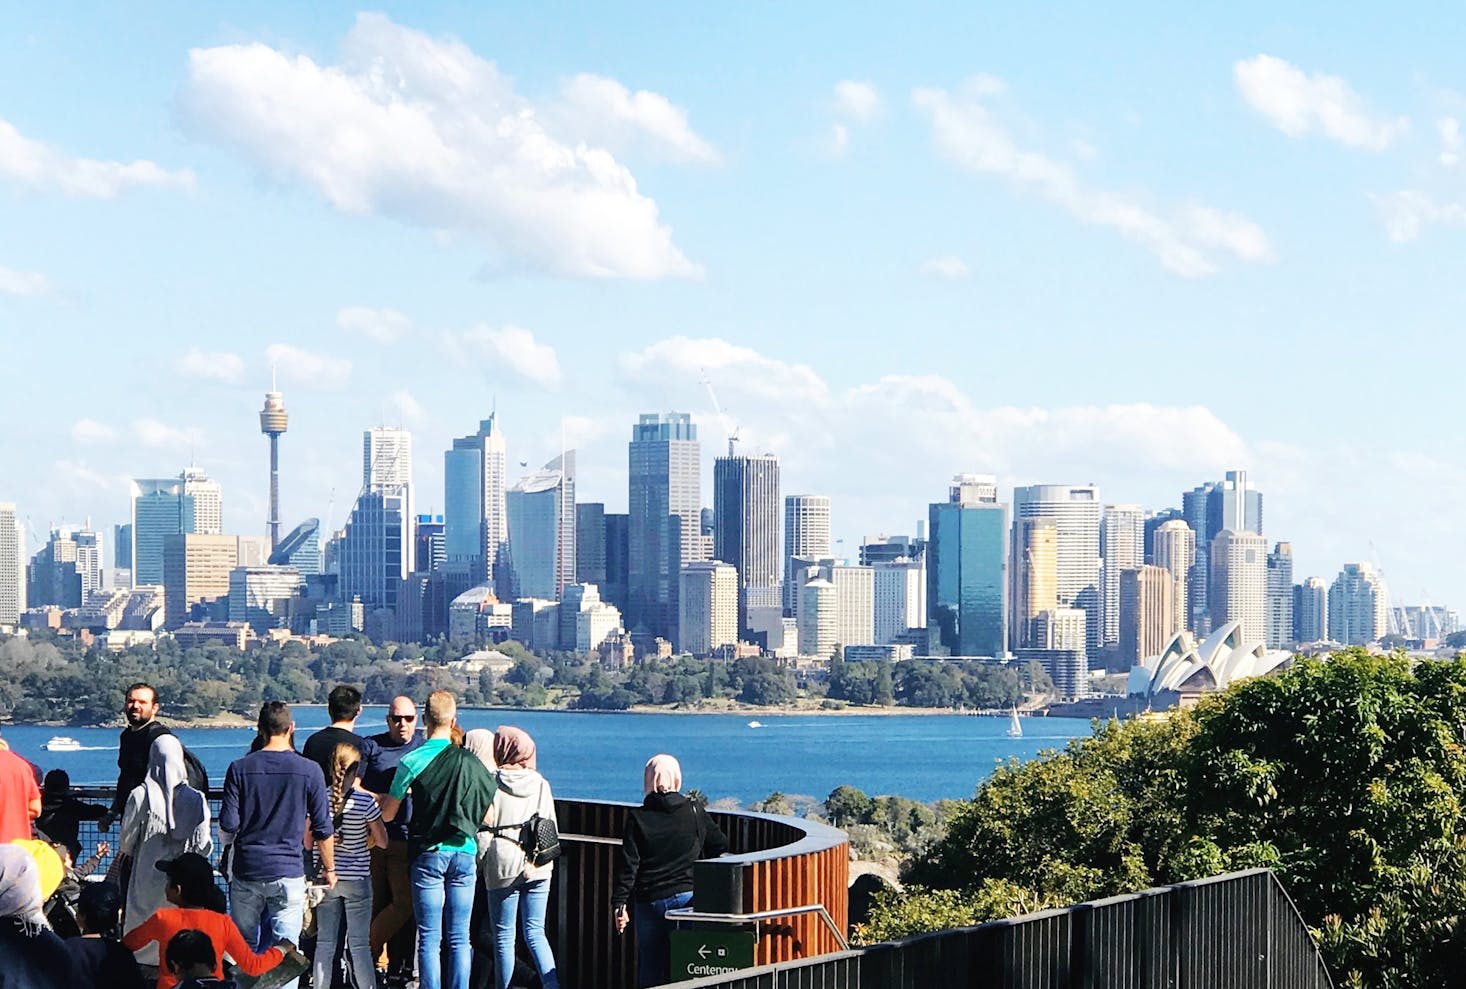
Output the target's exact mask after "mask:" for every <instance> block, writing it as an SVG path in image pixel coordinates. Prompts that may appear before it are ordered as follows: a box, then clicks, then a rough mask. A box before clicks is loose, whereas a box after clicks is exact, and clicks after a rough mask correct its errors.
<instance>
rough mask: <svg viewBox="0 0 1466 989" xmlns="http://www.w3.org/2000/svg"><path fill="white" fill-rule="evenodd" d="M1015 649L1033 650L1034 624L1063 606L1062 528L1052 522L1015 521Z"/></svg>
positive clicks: (1042, 519) (1032, 519) (1013, 598)
mask: <svg viewBox="0 0 1466 989" xmlns="http://www.w3.org/2000/svg"><path fill="white" fill-rule="evenodd" d="M1012 553H1013V562H1012V573H1013V592H1012V600H1013V617H1012V620H1011V622H1010V623H1009V624H1010V627H1011V628H1012V630H1013V631H1012V635H1013V639H1014V642H1013V648H1014V649H1015V650H1016V649H1025V648H1029V647H1031V646H1033V644H1034V633H1033V620H1034V619H1035V618H1037V617H1038V616H1039V615H1040V614H1042V613H1044V612H1046V611H1053V610H1054V609H1055V608H1057V607H1058V606H1059V598H1058V573H1059V528H1058V524H1057V523H1056V522H1055V521H1054V520H1053V519H1050V518H1026V519H1015V520H1014V522H1013V542H1012Z"/></svg>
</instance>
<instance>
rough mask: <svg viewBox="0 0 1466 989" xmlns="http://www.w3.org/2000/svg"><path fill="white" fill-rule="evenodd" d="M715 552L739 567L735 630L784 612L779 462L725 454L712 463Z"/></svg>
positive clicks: (744, 632) (742, 630) (741, 631)
mask: <svg viewBox="0 0 1466 989" xmlns="http://www.w3.org/2000/svg"><path fill="white" fill-rule="evenodd" d="M713 556H714V558H716V559H719V560H722V561H723V562H724V563H727V564H730V565H731V566H733V567H734V568H735V569H737V571H738V632H739V634H740V635H742V636H747V635H748V634H749V629H750V625H751V622H750V613H753V614H755V615H756V616H757V617H756V618H755V619H754V621H753V624H757V625H759V627H765V626H766V625H767V624H768V622H769V620H770V618H771V617H777V616H778V614H780V613H782V609H783V602H782V600H781V595H780V585H779V575H780V559H779V461H778V460H777V459H775V458H774V457H773V456H771V455H765V456H761V457H743V456H731V455H730V456H727V457H719V458H718V459H717V460H715V461H714V462H713Z"/></svg>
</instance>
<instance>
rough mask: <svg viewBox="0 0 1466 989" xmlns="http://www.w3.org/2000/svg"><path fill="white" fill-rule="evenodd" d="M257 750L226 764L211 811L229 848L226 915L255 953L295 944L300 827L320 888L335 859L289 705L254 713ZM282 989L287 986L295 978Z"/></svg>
mask: <svg viewBox="0 0 1466 989" xmlns="http://www.w3.org/2000/svg"><path fill="white" fill-rule="evenodd" d="M259 729H260V737H261V738H263V739H264V740H265V743H264V745H263V747H261V748H260V750H259V751H258V752H251V753H250V754H249V755H247V756H245V757H244V758H243V759H236V760H235V761H234V762H231V763H230V764H229V770H228V772H226V773H225V774H224V799H223V801H222V803H221V804H220V807H219V832H220V837H221V838H224V840H225V841H228V842H230V843H232V845H233V848H234V852H233V855H234V858H233V868H232V869H231V875H230V880H229V913H230V915H231V916H232V917H233V918H234V922H235V923H236V924H238V925H239V930H240V931H241V933H243V934H244V939H245V941H246V942H248V943H249V944H250V946H251V947H252V948H254V949H255V950H256V951H263V950H264V949H265V948H266V947H268V946H269V945H271V944H274V943H275V942H277V941H280V940H282V939H284V940H287V941H290V942H291V943H292V944H294V943H296V942H297V941H299V940H300V928H301V924H302V922H303V921H304V919H305V864H304V861H303V859H302V851H303V846H304V842H303V836H304V834H305V829H306V825H307V823H309V825H310V829H311V835H312V836H313V837H314V838H315V840H316V844H317V847H318V848H320V850H321V863H322V865H323V866H324V871H325V875H324V879H325V883H326V885H327V886H335V885H336V856H335V846H336V841H335V838H334V831H333V829H332V826H331V807H330V802H329V800H328V799H327V795H326V781H325V780H324V779H323V778H322V776H321V769H320V767H319V766H317V765H316V764H315V763H313V762H311V761H310V760H309V759H307V758H305V757H304V756H302V755H299V754H298V753H296V752H295V751H294V734H295V722H294V721H293V720H292V719H291V715H290V705H288V704H286V703H284V702H283V701H268V702H267V703H266V704H265V705H264V706H262V707H261V708H260V721H259ZM282 989H295V981H293V980H292V981H291V982H289V983H287V984H286V985H285V986H284V987H282Z"/></svg>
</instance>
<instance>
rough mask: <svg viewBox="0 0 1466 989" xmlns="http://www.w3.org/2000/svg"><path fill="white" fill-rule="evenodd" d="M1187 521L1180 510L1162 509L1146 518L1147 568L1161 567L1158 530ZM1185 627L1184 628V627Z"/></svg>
mask: <svg viewBox="0 0 1466 989" xmlns="http://www.w3.org/2000/svg"><path fill="white" fill-rule="evenodd" d="M1177 520H1180V521H1183V522H1184V521H1185V517H1184V516H1183V515H1182V514H1181V509H1179V508H1162V509H1161V510H1160V511H1158V512H1151V513H1149V514H1148V515H1146V517H1145V562H1146V565H1147V566H1160V564H1158V563H1156V561H1155V534H1156V530H1157V529H1159V528H1160V527H1161V526H1163V525H1165V524H1166V523H1167V522H1174V521H1177ZM1183 627H1184V626H1183Z"/></svg>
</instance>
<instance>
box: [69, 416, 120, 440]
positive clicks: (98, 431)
mask: <svg viewBox="0 0 1466 989" xmlns="http://www.w3.org/2000/svg"><path fill="white" fill-rule="evenodd" d="M71 438H72V439H74V440H76V441H77V442H78V443H110V442H111V441H112V440H115V439H116V438H117V430H115V429H113V428H112V427H111V426H109V425H107V424H106V423H105V422H98V421H97V420H95V419H78V420H77V421H76V422H74V423H72V426H71Z"/></svg>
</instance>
